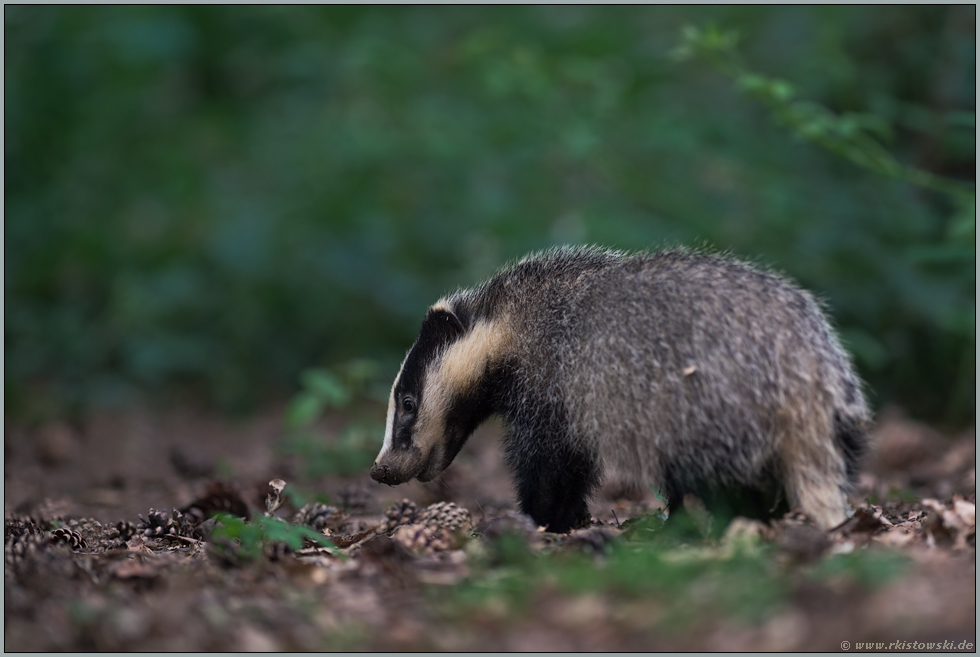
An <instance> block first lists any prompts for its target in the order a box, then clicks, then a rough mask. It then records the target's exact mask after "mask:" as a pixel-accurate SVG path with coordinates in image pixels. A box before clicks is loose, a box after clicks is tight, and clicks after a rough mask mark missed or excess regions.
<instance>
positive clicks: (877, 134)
mask: <svg viewBox="0 0 980 657" xmlns="http://www.w3.org/2000/svg"><path fill="white" fill-rule="evenodd" d="M975 11H976V9H975V7H974V6H963V5H961V6H865V7H842V6H820V7H767V6H755V7H736V6H726V7H697V6H692V7H661V6H649V7H641V6H621V7H582V6H575V7H552V6H541V7H442V6H439V7H338V6H332V7H331V6H327V7H312V6H309V7H307V6H304V7H295V6H292V7H279V6H245V7H191V6H140V7H130V6H104V7H70V6H7V7H5V8H4V18H5V32H4V34H5V45H4V47H5V77H4V80H5V98H6V102H5V172H6V177H5V191H6V194H5V231H4V236H5V249H4V255H5V270H4V272H5V281H6V288H5V290H6V306H5V341H6V342H5V344H6V349H5V354H6V364H5V391H6V392H5V400H6V409H7V413H8V415H15V416H17V415H19V416H25V417H28V418H30V417H37V416H38V415H39V414H43V413H63V412H66V411H72V410H79V409H85V408H89V407H91V406H92V405H111V404H125V403H129V402H131V401H133V400H134V399H136V398H139V397H140V396H143V395H151V396H153V397H154V398H158V399H159V398H161V396H163V395H167V394H169V393H171V392H173V391H178V392H179V393H180V394H181V395H185V396H186V395H193V398H195V399H204V400H209V401H211V402H214V403H217V404H220V405H222V406H225V407H227V408H248V407H249V406H250V405H252V404H254V403H256V402H258V401H261V400H262V399H267V398H268V397H269V396H281V395H283V394H284V393H287V392H289V391H291V390H292V389H293V388H294V386H295V385H296V381H297V380H298V377H299V375H300V372H302V371H303V370H304V369H305V368H307V367H312V366H331V365H333V364H334V363H338V362H345V361H348V360H350V359H352V358H355V357H359V356H365V355H370V356H371V357H372V358H374V359H376V360H377V361H379V362H380V363H382V365H381V367H382V370H383V371H384V372H385V373H386V375H387V376H388V377H389V378H390V376H392V375H393V374H394V371H395V369H396V367H397V363H398V360H399V359H400V357H401V355H402V354H403V353H404V350H405V349H406V348H407V347H408V346H409V344H410V343H411V340H412V339H413V337H414V334H415V332H416V330H417V328H418V322H419V320H420V318H421V316H422V313H423V311H424V309H425V307H426V306H427V305H428V304H429V303H431V302H432V301H433V300H435V299H436V298H437V297H438V296H439V295H440V294H442V293H444V292H445V291H447V290H448V289H451V288H453V287H456V286H465V285H470V284H473V283H474V282H476V281H477V280H479V279H480V278H482V277H484V276H486V275H488V274H489V273H491V272H492V271H493V270H494V269H495V268H496V267H498V266H499V265H500V264H502V263H503V262H505V261H507V260H509V259H511V258H514V257H517V256H520V255H522V254H524V253H525V252H527V251H529V250H532V249H538V248H544V247H548V246H551V245H553V244H557V243H569V242H571V243H578V242H592V243H601V244H603V245H608V246H613V247H619V248H628V249H637V248H647V247H650V246H657V245H662V244H677V243H683V244H700V243H703V242H707V243H709V244H711V245H713V246H714V247H717V248H719V249H725V250H731V251H732V252H734V253H735V254H737V255H739V256H742V257H747V258H750V259H754V260H756V261H758V262H761V263H764V264H768V265H771V266H773V267H775V268H777V269H780V270H783V271H785V272H787V273H788V274H790V275H792V276H793V277H795V278H796V279H797V280H798V281H799V282H800V283H801V284H802V285H804V286H806V287H807V288H809V289H811V290H813V291H815V292H816V293H818V294H819V295H821V296H822V297H824V298H825V299H826V300H827V302H828V304H829V307H830V310H831V312H832V314H833V315H834V317H835V319H836V321H837V323H838V325H839V326H840V328H841V331H842V335H843V336H844V338H845V340H846V342H847V344H848V346H849V348H850V349H851V350H852V351H853V352H854V353H855V355H856V359H857V362H858V365H859V367H860V369H861V371H862V373H863V374H864V376H865V377H866V378H867V380H868V381H869V383H870V386H871V389H872V392H873V399H874V401H875V403H876V404H878V405H881V404H884V403H887V402H896V403H899V404H902V405H904V406H906V407H907V408H909V409H910V410H911V411H912V412H913V413H915V414H917V415H919V416H922V417H927V418H931V419H936V420H942V421H945V422H947V423H950V424H958V423H963V422H968V421H971V420H972V419H973V417H974V415H975V402H974V394H975V390H974V389H975V384H974V382H975V319H974V317H975V287H976V279H975V265H974V262H975V246H974V241H975V233H976V229H975V219H974V212H975V203H973V204H971V203H970V202H968V201H964V200H962V199H960V200H957V199H956V198H953V197H951V196H950V195H949V194H946V193H942V192H937V191H934V190H930V189H926V188H923V187H921V186H919V185H915V184H910V183H909V182H907V181H906V180H904V179H901V178H893V177H889V176H885V175H880V173H877V172H876V171H874V170H869V169H867V168H863V167H860V166H855V165H854V164H853V162H852V161H848V158H846V157H845V158H841V157H839V156H838V155H837V154H836V153H834V152H830V151H828V150H825V149H822V148H819V147H815V146H814V143H813V141H807V140H806V139H800V138H798V136H797V135H798V130H797V132H793V130H795V129H796V128H799V127H800V125H796V126H795V128H794V126H793V125H792V124H791V125H789V127H790V128H791V130H790V131H787V130H786V129H785V128H784V124H785V118H786V117H785V116H784V117H783V122H782V123H781V122H780V121H781V120H780V117H779V115H778V112H776V109H778V107H775V108H774V107H773V106H772V105H767V104H765V103H763V104H759V103H757V102H755V101H754V100H752V98H751V97H746V96H744V95H742V94H741V93H740V89H746V87H747V86H748V87H749V88H748V89H747V90H748V91H750V92H753V93H754V94H755V96H754V97H756V98H759V97H760V96H759V95H758V94H759V93H762V94H763V95H762V96H761V97H762V98H763V100H765V98H769V99H770V100H772V99H775V100H776V101H779V100H780V99H782V100H785V101H786V102H789V101H792V100H794V99H797V98H806V99H808V100H809V101H810V102H812V103H813V104H814V105H813V106H819V107H821V108H824V109H825V110H826V112H827V113H824V114H821V113H820V112H817V113H816V114H812V112H811V114H808V115H806V118H807V120H808V121H810V122H809V123H807V124H805V125H824V126H825V128H824V133H822V134H823V135H824V136H826V135H830V136H832V137H835V138H838V137H841V136H842V135H843V136H845V137H847V136H848V135H854V134H860V135H865V136H868V135H870V136H871V137H873V138H874V139H875V141H876V143H879V144H880V145H881V148H882V149H883V151H884V152H886V153H887V154H888V155H889V157H891V158H893V159H894V161H895V162H897V163H899V164H900V165H901V166H902V167H910V168H911V169H914V170H918V171H922V172H926V173H928V175H930V176H941V177H942V178H943V179H961V180H966V181H971V182H972V181H973V180H974V178H975V146H974V143H975V142H974V138H975V102H974V98H975V34H974V29H973V26H974V24H975ZM707 24H716V25H720V26H724V27H725V28H729V29H734V30H737V32H738V34H739V36H740V39H739V42H738V48H739V52H740V53H741V56H742V57H743V58H744V61H745V62H747V64H746V65H745V70H746V71H749V72H751V73H753V74H754V75H756V78H754V82H753V80H748V79H746V78H744V76H743V77H742V79H741V80H736V84H733V83H732V81H731V80H729V79H728V78H726V77H725V75H721V74H719V73H718V72H717V71H716V70H715V69H714V68H713V67H712V66H709V65H705V64H704V63H703V62H700V61H698V60H694V61H687V62H678V61H676V60H675V59H674V58H672V57H671V53H672V52H675V51H676V49H677V48H678V46H683V45H684V43H685V34H690V33H689V32H688V33H685V32H684V31H683V28H685V26H688V25H707ZM727 33H728V32H726V31H725V30H718V31H717V32H716V34H718V35H724V34H727ZM716 45H717V44H716ZM720 45H722V46H724V45H725V44H724V43H722V44H720ZM780 80H786V81H787V82H786V83H782V84H784V85H785V86H784V87H778V88H777V87H773V86H772V84H771V83H772V82H773V81H780ZM753 84H754V86H753ZM777 86H778V85H777ZM784 92H786V93H784ZM787 93H789V94H790V95H787ZM828 116H829V117H838V118H840V119H841V120H843V121H844V122H845V124H847V125H850V126H851V127H850V128H847V127H846V125H845V124H842V123H841V122H840V121H836V120H834V121H831V122H830V123H826V122H825V123H824V124H821V123H820V121H819V120H817V119H820V117H824V118H826V117H828ZM790 118H792V117H790ZM811 119H812V120H811ZM848 122H849V123H848ZM827 126H829V127H827ZM842 126H843V127H842ZM842 129H843V130H844V131H845V132H844V133H841V132H840V130H842ZM847 130H850V132H847ZM964 198H966V197H964ZM321 392H322V391H321ZM328 396H329V395H328ZM324 399H326V397H325V398H324ZM307 403H308V404H310V405H311V406H310V408H312V405H313V402H307ZM309 410H310V409H307V412H309ZM296 412H297V413H299V412H300V411H296Z"/></svg>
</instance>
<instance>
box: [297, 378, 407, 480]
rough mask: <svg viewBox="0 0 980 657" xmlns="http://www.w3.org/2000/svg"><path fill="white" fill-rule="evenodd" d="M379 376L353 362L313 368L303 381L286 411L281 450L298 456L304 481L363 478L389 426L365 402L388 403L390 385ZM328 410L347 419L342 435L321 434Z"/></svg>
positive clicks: (335, 433)
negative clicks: (328, 477)
mask: <svg viewBox="0 0 980 657" xmlns="http://www.w3.org/2000/svg"><path fill="white" fill-rule="evenodd" d="M380 373H381V368H380V367H379V365H378V364H377V363H376V362H375V361H371V360H366V359H355V360H352V361H349V362H346V363H342V364H340V365H338V366H337V367H335V368H333V369H324V368H311V369H308V370H306V371H304V372H303V374H302V375H301V376H300V380H301V382H302V388H301V389H300V391H299V393H297V394H296V395H295V396H294V397H293V399H292V400H291V401H290V404H289V406H288V407H287V409H286V414H285V417H284V425H285V426H284V429H285V434H284V435H283V438H282V440H281V441H280V442H279V443H278V451H279V452H280V454H282V455H296V456H299V457H300V464H301V469H302V475H303V476H304V477H309V478H318V477H323V476H326V475H348V474H355V473H363V472H364V471H365V470H367V469H368V468H369V467H370V466H371V462H372V461H373V460H374V457H375V455H377V453H378V450H380V449H381V442H382V436H384V432H385V427H384V424H382V423H381V422H379V418H377V417H376V411H377V406H372V405H366V404H365V402H366V401H367V400H370V399H373V400H374V401H375V402H385V401H387V399H388V386H389V385H390V381H388V380H387V379H382V378H380V376H379V375H380ZM327 409H334V411H339V412H342V413H343V414H344V415H345V416H346V420H347V421H346V422H345V424H344V426H343V428H342V429H340V430H339V431H335V432H330V431H322V430H319V429H318V427H317V421H318V420H320V419H321V417H322V416H323V413H324V411H325V410H327Z"/></svg>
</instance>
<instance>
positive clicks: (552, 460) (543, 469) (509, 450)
mask: <svg viewBox="0 0 980 657" xmlns="http://www.w3.org/2000/svg"><path fill="white" fill-rule="evenodd" d="M505 454H506V458H507V462H508V464H509V465H510V468H511V471H512V472H513V473H514V480H515V484H516V487H517V500H518V503H519V505H520V508H521V511H523V512H524V513H526V514H528V515H529V516H531V518H533V519H534V522H536V523H537V524H538V525H541V526H544V527H546V528H547V529H548V531H551V532H556V533H559V534H561V533H564V532H567V531H569V530H570V529H573V528H575V527H582V526H585V525H588V523H589V518H590V515H589V505H588V497H589V495H590V494H591V493H592V491H593V490H594V489H595V488H596V486H597V485H598V483H599V468H598V465H597V463H596V460H595V459H593V458H592V457H591V456H589V455H588V454H585V453H583V452H582V451H581V450H578V449H576V448H574V447H573V446H572V445H571V443H570V441H569V440H568V437H567V436H566V435H563V434H562V433H561V432H551V433H550V435H541V434H540V430H539V431H532V430H531V429H529V428H522V427H512V429H511V435H510V438H509V441H508V444H507V447H506V450H505Z"/></svg>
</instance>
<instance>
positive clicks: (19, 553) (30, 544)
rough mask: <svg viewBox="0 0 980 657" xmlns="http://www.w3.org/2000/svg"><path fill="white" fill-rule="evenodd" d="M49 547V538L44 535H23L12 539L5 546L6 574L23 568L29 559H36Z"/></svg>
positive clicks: (4, 561)
mask: <svg viewBox="0 0 980 657" xmlns="http://www.w3.org/2000/svg"><path fill="white" fill-rule="evenodd" d="M47 547H48V537H46V536H45V535H44V534H21V535H20V536H16V537H12V538H11V539H10V541H9V542H7V543H5V544H4V546H3V563H4V567H5V568H4V571H5V572H4V574H5V575H6V574H7V572H8V571H9V572H10V573H11V574H12V573H13V571H14V569H17V568H19V567H21V566H22V565H23V564H24V562H25V561H27V560H28V559H33V558H35V557H36V556H37V555H38V554H40V553H41V552H43V551H44V550H45V549H47Z"/></svg>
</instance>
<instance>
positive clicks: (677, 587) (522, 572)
mask: <svg viewBox="0 0 980 657" xmlns="http://www.w3.org/2000/svg"><path fill="white" fill-rule="evenodd" d="M638 525H639V526H644V527H646V530H644V531H642V532H640V533H637V532H635V531H627V532H624V534H623V536H621V537H619V538H616V539H613V540H612V541H611V542H610V543H609V544H608V545H607V546H606V549H605V550H604V551H603V552H602V554H601V555H595V554H587V553H584V552H581V551H575V550H573V549H569V548H567V547H566V548H565V549H561V550H550V551H544V552H535V551H533V550H532V549H530V548H529V547H528V546H527V545H526V543H525V542H524V540H523V539H522V537H520V536H518V535H516V534H507V533H505V534H503V535H500V536H498V537H495V538H494V539H492V540H488V541H487V542H486V543H485V549H484V550H483V557H482V559H481V557H480V555H481V551H479V550H472V549H471V555H470V556H471V560H470V563H471V564H472V565H473V573H472V575H471V576H470V577H469V578H467V579H466V580H464V581H463V582H461V583H460V584H459V585H457V586H456V587H454V589H453V591H452V595H450V596H448V597H447V596H446V595H445V594H444V593H443V592H442V591H439V592H438V593H436V594H435V595H434V596H433V597H434V598H435V599H436V601H437V602H439V601H441V603H442V605H443V607H444V613H445V614H446V615H447V616H449V617H456V618H458V617H461V616H464V617H465V616H472V615H473V614H474V613H480V612H481V610H487V609H491V610H493V609H497V610H506V612H507V613H508V614H511V615H512V616H513V617H514V618H515V619H516V618H521V617H523V615H525V614H526V611H527V609H528V608H530V607H534V606H539V605H540V604H544V603H542V598H543V597H544V596H545V595H547V594H548V592H549V590H550V591H554V590H558V591H561V592H564V593H566V594H571V595H583V594H600V595H603V596H606V597H607V599H610V600H625V601H636V600H655V601H662V602H665V603H667V604H664V605H663V607H662V608H661V609H662V613H661V614H658V617H651V619H650V627H651V630H653V631H657V632H663V631H668V632H671V631H684V630H685V629H688V628H689V627H691V626H692V625H693V624H696V623H697V622H699V620H702V619H703V618H705V616H709V617H711V616H720V617H725V618H734V619H740V620H742V621H749V622H758V621H759V620H760V619H763V618H766V617H768V616H770V615H771V614H772V613H773V612H774V610H777V609H781V608H784V607H785V604H786V602H787V601H788V600H789V599H790V598H791V597H793V596H794V595H798V591H799V589H801V588H803V587H805V586H808V583H809V582H813V583H816V584H817V585H821V584H826V583H828V582H833V585H834V586H837V587H840V586H841V585H846V586H853V587H855V588H858V589H864V590H873V589H875V588H880V587H882V586H885V585H887V584H888V583H890V582H892V581H894V580H895V579H897V578H899V577H901V576H902V575H903V574H904V573H905V572H906V571H907V569H908V565H909V559H908V557H906V556H904V555H901V554H898V553H895V552H892V551H887V550H879V549H858V550H855V551H853V552H852V553H850V554H842V555H828V556H825V557H823V558H821V559H819V560H817V561H815V562H813V563H807V564H802V563H793V562H790V561H788V560H787V559H785V558H784V555H781V554H779V550H777V549H775V548H774V546H772V545H769V544H766V543H765V542H762V541H761V540H760V539H758V538H757V537H753V538H750V537H741V538H737V537H735V538H726V539H724V540H720V541H719V540H718V539H705V538H704V537H695V536H694V535H692V533H691V532H690V527H687V526H678V525H676V524H672V523H671V522H667V523H664V522H663V521H662V519H661V518H660V517H658V516H650V517H647V518H639V519H637V524H635V525H634V527H635V526H638ZM654 527H655V528H654ZM471 545H472V543H471ZM481 545H482V544H481Z"/></svg>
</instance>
